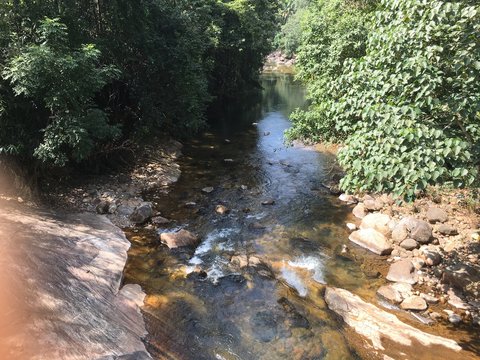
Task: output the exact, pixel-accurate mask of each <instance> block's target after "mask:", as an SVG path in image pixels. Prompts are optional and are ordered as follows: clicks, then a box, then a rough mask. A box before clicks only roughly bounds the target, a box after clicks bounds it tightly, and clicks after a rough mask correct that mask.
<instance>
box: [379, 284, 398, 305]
mask: <svg viewBox="0 0 480 360" xmlns="http://www.w3.org/2000/svg"><path fill="white" fill-rule="evenodd" d="M377 295H378V296H380V297H381V298H383V299H385V300H387V301H389V302H391V303H393V304H400V303H401V302H402V301H403V298H402V295H401V294H400V292H398V291H397V290H395V289H394V288H393V287H392V286H391V285H384V286H382V287H381V288H380V289H378V290H377Z"/></svg>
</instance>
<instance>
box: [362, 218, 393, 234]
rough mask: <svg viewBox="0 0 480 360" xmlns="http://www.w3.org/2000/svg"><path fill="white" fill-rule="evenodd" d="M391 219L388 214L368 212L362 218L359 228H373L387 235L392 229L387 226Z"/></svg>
mask: <svg viewBox="0 0 480 360" xmlns="http://www.w3.org/2000/svg"><path fill="white" fill-rule="evenodd" d="M391 220H392V219H391V218H390V216H388V215H385V214H381V213H374V214H368V215H367V216H365V217H364V218H363V220H362V223H361V224H360V229H374V230H377V231H378V232H379V233H381V234H383V235H385V236H389V235H390V233H391V231H392V230H391V229H390V226H389V225H390V221H391Z"/></svg>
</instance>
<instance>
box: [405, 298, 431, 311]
mask: <svg viewBox="0 0 480 360" xmlns="http://www.w3.org/2000/svg"><path fill="white" fill-rule="evenodd" d="M400 307H401V308H402V309H403V310H415V311H423V310H427V308H428V305H427V302H426V301H425V299H423V298H422V297H420V296H416V295H414V296H410V297H408V298H406V299H405V300H403V302H402V303H401V304H400Z"/></svg>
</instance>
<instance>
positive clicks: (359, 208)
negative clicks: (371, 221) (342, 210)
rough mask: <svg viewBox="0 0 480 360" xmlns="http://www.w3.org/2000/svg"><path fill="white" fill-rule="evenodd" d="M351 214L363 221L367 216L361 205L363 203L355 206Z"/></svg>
mask: <svg viewBox="0 0 480 360" xmlns="http://www.w3.org/2000/svg"><path fill="white" fill-rule="evenodd" d="M352 213H353V215H355V217H357V218H359V219H363V218H364V217H365V216H367V214H368V212H367V210H366V209H365V206H364V205H363V203H359V204H357V206H355V207H354V208H353V210H352Z"/></svg>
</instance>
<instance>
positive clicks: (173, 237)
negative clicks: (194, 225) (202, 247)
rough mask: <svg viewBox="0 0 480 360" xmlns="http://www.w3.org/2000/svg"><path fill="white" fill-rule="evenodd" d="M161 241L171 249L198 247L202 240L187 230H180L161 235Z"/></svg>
mask: <svg viewBox="0 0 480 360" xmlns="http://www.w3.org/2000/svg"><path fill="white" fill-rule="evenodd" d="M160 241H161V242H162V243H164V244H166V245H167V246H168V247H169V248H170V249H175V248H178V247H184V246H193V245H196V244H197V243H198V242H199V241H200V239H199V238H198V237H197V236H196V235H194V234H192V233H191V232H190V231H187V230H180V231H178V232H174V233H162V234H160Z"/></svg>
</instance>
